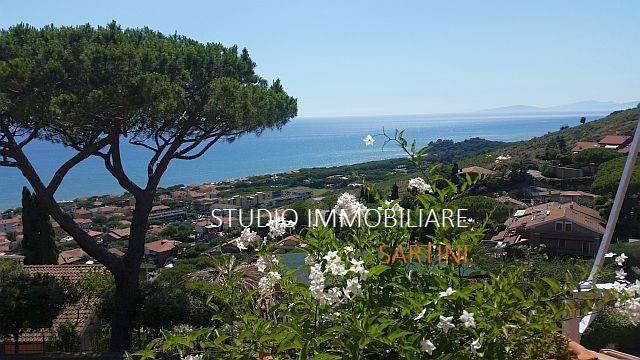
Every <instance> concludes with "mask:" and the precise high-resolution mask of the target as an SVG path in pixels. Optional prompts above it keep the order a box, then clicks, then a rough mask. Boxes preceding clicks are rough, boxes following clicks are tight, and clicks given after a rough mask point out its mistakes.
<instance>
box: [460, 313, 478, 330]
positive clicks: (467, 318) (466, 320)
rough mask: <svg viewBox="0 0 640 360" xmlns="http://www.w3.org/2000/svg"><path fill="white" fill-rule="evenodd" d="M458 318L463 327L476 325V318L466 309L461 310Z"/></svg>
mask: <svg viewBox="0 0 640 360" xmlns="http://www.w3.org/2000/svg"><path fill="white" fill-rule="evenodd" d="M458 320H460V321H462V323H463V324H464V327H476V319H474V318H473V313H469V312H467V310H462V315H460V317H459V318H458Z"/></svg>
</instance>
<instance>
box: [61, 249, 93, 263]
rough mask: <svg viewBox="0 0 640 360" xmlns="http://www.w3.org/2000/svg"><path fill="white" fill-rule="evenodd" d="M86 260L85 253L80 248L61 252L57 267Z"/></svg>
mask: <svg viewBox="0 0 640 360" xmlns="http://www.w3.org/2000/svg"><path fill="white" fill-rule="evenodd" d="M85 258H87V253H86V252H84V250H82V249H81V248H75V249H70V250H64V251H61V252H60V253H59V254H58V265H67V264H73V263H75V262H78V261H81V260H83V259H85Z"/></svg>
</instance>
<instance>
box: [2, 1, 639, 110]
mask: <svg viewBox="0 0 640 360" xmlns="http://www.w3.org/2000/svg"><path fill="white" fill-rule="evenodd" d="M63 4H64V5H63ZM639 14H640V1H632V0H629V1H585V0H583V1H563V2H559V1H531V2H524V1H438V2H427V1H385V2H375V1H344V0H342V1H332V0H322V1H313V2H312V1H228V2H218V1H175V0H172V1H136V2H135V4H133V1H120V0H110V1H94V2H92V1H86V0H84V1H25V0H21V1H12V2H2V3H0V27H2V28H6V27H9V26H11V25H13V24H15V23H19V22H26V23H29V24H32V25H36V26H42V25H45V24H50V23H53V24H56V25H75V24H82V23H87V22H89V23H91V24H106V23H107V22H109V21H110V20H112V19H114V20H116V21H118V22H119V23H120V24H122V25H123V26H126V27H139V26H149V27H151V28H154V29H156V30H160V31H162V32H165V33H174V32H177V33H179V34H182V35H187V36H190V37H192V38H195V39H197V40H200V41H202V42H221V43H223V44H225V45H233V44H238V45H239V46H241V47H247V48H248V49H249V51H250V53H251V55H252V58H253V59H254V61H256V62H257V63H258V68H257V72H258V73H259V74H260V75H262V76H263V77H265V78H267V79H274V78H280V79H281V80H282V81H283V83H284V85H285V89H286V90H287V91H288V92H289V93H290V94H292V95H293V96H295V97H297V98H298V102H299V108H300V111H299V113H300V115H301V116H336V115H372V114H417V113H443V112H465V111H474V110H478V109H483V108H491V107H498V106H506V105H514V104H527V105H539V106H551V105H559V104H564V103H570V102H575V101H581V100H591V99H595V100H605V101H619V102H624V101H632V100H637V99H638V98H640V71H638V63H639V62H638V60H639V59H640V46H639V44H640V23H639V22H638V15H639Z"/></svg>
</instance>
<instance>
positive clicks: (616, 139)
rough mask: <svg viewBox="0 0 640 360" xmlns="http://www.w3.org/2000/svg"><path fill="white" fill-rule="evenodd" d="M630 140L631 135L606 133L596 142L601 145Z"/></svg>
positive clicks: (623, 142)
mask: <svg viewBox="0 0 640 360" xmlns="http://www.w3.org/2000/svg"><path fill="white" fill-rule="evenodd" d="M629 141H631V136H627V135H607V136H605V137H603V138H602V139H600V141H598V143H600V144H602V145H624V144H626V143H627V142H629Z"/></svg>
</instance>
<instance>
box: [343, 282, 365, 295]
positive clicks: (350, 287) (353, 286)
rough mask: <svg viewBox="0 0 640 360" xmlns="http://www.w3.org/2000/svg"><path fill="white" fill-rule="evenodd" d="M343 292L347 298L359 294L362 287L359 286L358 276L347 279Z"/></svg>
mask: <svg viewBox="0 0 640 360" xmlns="http://www.w3.org/2000/svg"><path fill="white" fill-rule="evenodd" d="M343 292H344V296H345V297H346V298H347V299H349V300H351V299H353V298H354V297H356V296H358V295H360V293H361V292H362V287H361V286H360V283H359V281H358V278H353V279H347V286H346V287H345V288H344V290H343Z"/></svg>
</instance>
